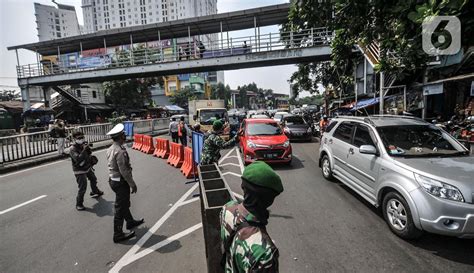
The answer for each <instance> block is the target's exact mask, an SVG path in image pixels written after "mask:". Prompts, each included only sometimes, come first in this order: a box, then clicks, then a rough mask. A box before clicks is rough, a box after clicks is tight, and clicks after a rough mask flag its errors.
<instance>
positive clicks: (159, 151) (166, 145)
mask: <svg viewBox="0 0 474 273" xmlns="http://www.w3.org/2000/svg"><path fill="white" fill-rule="evenodd" d="M153 156H156V157H159V158H163V159H167V158H168V157H169V156H170V141H169V140H167V139H164V138H157V139H156V145H155V152H154V153H153Z"/></svg>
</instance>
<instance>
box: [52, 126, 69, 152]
mask: <svg viewBox="0 0 474 273" xmlns="http://www.w3.org/2000/svg"><path fill="white" fill-rule="evenodd" d="M54 134H55V136H56V137H57V139H56V140H57V143H58V153H59V154H60V155H63V154H64V146H65V143H66V126H65V125H64V121H62V120H56V126H55V128H54Z"/></svg>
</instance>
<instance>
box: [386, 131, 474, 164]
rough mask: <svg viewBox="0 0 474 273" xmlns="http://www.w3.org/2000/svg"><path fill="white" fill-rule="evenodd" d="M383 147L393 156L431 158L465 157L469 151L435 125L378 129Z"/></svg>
mask: <svg viewBox="0 0 474 273" xmlns="http://www.w3.org/2000/svg"><path fill="white" fill-rule="evenodd" d="M377 131H378V132H379V135H380V137H381V138H382V141H383V145H384V146H385V149H386V150H387V152H388V154H390V155H391V156H404V157H430V156H454V155H465V154H467V151H466V150H464V149H463V147H462V146H461V145H459V144H458V143H456V141H454V139H453V138H452V137H451V136H449V135H448V134H447V133H445V132H443V131H442V130H441V129H439V128H437V127H436V126H433V125H409V126H383V127H378V128H377Z"/></svg>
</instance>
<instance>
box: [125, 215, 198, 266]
mask: <svg viewBox="0 0 474 273" xmlns="http://www.w3.org/2000/svg"><path fill="white" fill-rule="evenodd" d="M201 227H202V223H199V224H196V225H194V226H192V227H190V228H187V229H185V230H183V231H181V232H180V233H177V234H175V235H173V236H171V237H169V238H166V239H164V240H163V241H161V242H159V243H157V244H155V245H152V246H150V247H148V248H145V249H144V250H142V251H140V252H139V253H137V254H135V255H133V256H132V257H131V258H130V262H129V264H130V263H132V262H134V261H136V260H139V259H141V258H143V257H144V256H146V255H148V254H150V253H152V252H154V251H156V250H158V249H160V248H162V247H164V246H166V245H169V244H170V243H172V242H174V241H176V240H178V239H179V238H182V237H184V236H186V235H188V234H190V233H192V232H194V231H196V230H198V229H200V228H201Z"/></svg>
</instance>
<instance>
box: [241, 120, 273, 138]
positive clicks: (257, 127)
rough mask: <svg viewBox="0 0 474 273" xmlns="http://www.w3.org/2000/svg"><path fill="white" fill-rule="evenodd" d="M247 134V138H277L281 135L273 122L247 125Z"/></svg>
mask: <svg viewBox="0 0 474 273" xmlns="http://www.w3.org/2000/svg"><path fill="white" fill-rule="evenodd" d="M247 134H248V135H249V136H277V135H281V134H282V131H281V128H280V126H278V124H276V123H275V122H265V123H264V122H259V123H250V124H249V125H247Z"/></svg>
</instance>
